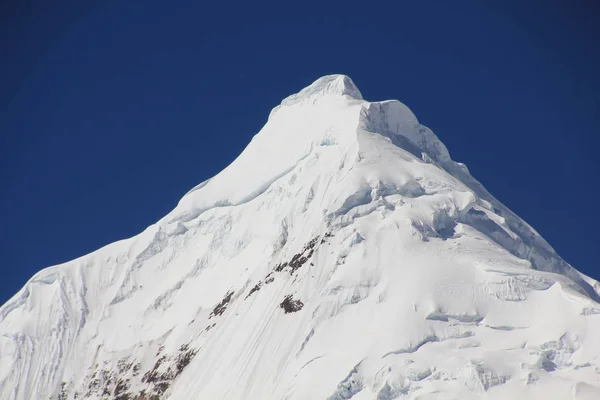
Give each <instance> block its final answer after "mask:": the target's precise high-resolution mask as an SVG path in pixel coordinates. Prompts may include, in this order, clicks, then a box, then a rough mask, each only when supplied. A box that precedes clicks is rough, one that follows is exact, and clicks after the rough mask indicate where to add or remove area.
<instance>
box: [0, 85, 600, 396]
mask: <svg viewBox="0 0 600 400" xmlns="http://www.w3.org/2000/svg"><path fill="white" fill-rule="evenodd" d="M599 291H600V286H599V285H598V283H597V282H596V281H594V280H593V279H591V278H588V277H585V276H583V275H581V274H580V273H579V272H578V271H576V270H575V269H574V268H572V267H571V266H570V265H569V264H567V263H566V262H565V261H564V260H562V258H560V256H559V255H558V254H556V252H555V251H554V250H553V249H552V248H551V247H550V245H548V243H546V242H545V241H544V239H543V238H542V237H541V236H540V235H539V234H538V233H537V232H536V231H535V230H534V229H533V228H531V227H530V226H529V225H527V224H526V223H525V222H524V221H523V220H521V219H520V218H519V217H518V216H516V215H515V214H514V213H512V212H511V211H510V210H508V209H507V208H506V207H505V206H503V205H502V204H501V203H500V202H499V201H498V200H496V199H495V198H494V197H493V196H492V195H490V194H489V193H488V192H487V191H486V190H485V188H484V187H483V186H482V185H481V184H480V183H479V182H477V180H475V179H474V178H473V177H472V176H471V175H470V173H469V171H468V170H467V168H466V167H465V166H464V165H463V164H460V163H457V162H455V161H453V160H452V159H451V158H450V155H449V153H448V150H447V149H446V147H445V146H444V145H443V144H442V142H441V141H440V140H439V139H438V138H437V137H436V136H435V134H433V132H432V131H431V130H429V129H428V128H426V127H424V126H423V125H421V124H420V123H419V122H418V120H417V118H416V117H415V116H414V114H413V113H412V112H411V111H410V110H409V109H408V108H407V107H406V106H404V105H403V104H402V103H400V102H398V101H395V100H389V101H381V102H368V101H365V100H363V99H362V97H361V96H360V92H359V91H358V89H356V86H354V84H353V83H352V81H351V80H350V78H348V77H346V76H343V75H334V76H327V77H323V78H321V79H319V80H317V81H316V82H315V83H313V84H312V85H310V86H309V87H307V88H305V89H303V90H302V91H300V92H299V93H298V94H296V95H292V96H290V97H288V98H287V99H286V100H284V101H283V102H282V104H281V105H280V106H278V107H277V108H276V109H275V110H274V112H272V113H271V116H270V118H269V120H268V122H267V123H266V124H265V126H264V127H263V128H262V129H261V130H260V132H259V133H258V134H256V135H255V136H254V137H253V139H252V141H251V142H250V143H249V144H248V146H247V147H246V149H245V150H244V151H243V152H242V153H241V154H240V155H239V156H238V158H237V159H235V160H234V161H233V162H232V163H231V164H230V165H229V166H228V167H227V168H225V169H224V170H223V171H221V172H220V173H219V174H217V175H216V176H214V177H212V178H211V179H209V180H207V181H205V182H202V183H201V184H199V185H198V186H196V187H195V188H194V189H192V190H191V191H190V192H188V193H187V194H186V195H185V196H184V197H183V198H182V199H181V201H180V202H179V204H178V205H177V206H176V207H175V209H174V210H173V211H172V212H171V213H169V214H168V215H167V216H165V217H164V218H162V219H161V220H160V221H158V222H157V223H155V224H153V225H151V226H149V227H148V228H147V229H146V230H144V231H143V232H142V233H140V234H139V235H137V236H135V237H133V238H130V239H126V240H122V241H119V242H116V243H113V244H111V245H108V246H106V247H104V248H102V249H99V250H98V251H96V252H94V253H91V254H89V255H86V256H83V257H81V258H79V259H76V260H73V261H71V262H68V263H65V264H63V265H60V266H55V267H52V268H48V269H46V270H43V271H40V272H39V273H38V274H36V275H35V276H34V277H33V278H32V279H31V280H30V281H29V282H28V283H27V284H26V285H25V287H24V288H23V289H22V290H21V291H20V292H19V293H17V295H15V296H14V297H13V298H12V299H11V300H9V301H8V302H7V303H6V304H5V305H4V306H3V307H1V308H0V398H1V399H2V400H4V399H18V400H21V399H23V400H29V399H40V400H48V399H50V400H72V399H78V400H81V399H90V400H100V399H102V400H103V399H111V400H166V399H169V400H189V399H215V400H224V399H244V400H246V399H250V400H251V399H261V400H263V399H276V400H279V399H286V400H294V399H325V398H326V399H329V400H340V399H350V398H352V399H377V400H391V399H409V398H423V399H450V398H460V399H475V398H487V399H506V398H540V399H542V398H543V399H547V398H556V399H597V398H600V379H599V378H598V377H599V376H600V340H598V338H599V337H600V304H599V303H598V299H599V296H598V292H599ZM586 396H587V397H586Z"/></svg>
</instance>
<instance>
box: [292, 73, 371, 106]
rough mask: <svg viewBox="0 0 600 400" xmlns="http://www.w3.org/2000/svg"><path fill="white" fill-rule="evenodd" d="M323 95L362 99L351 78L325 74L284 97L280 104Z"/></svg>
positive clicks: (310, 99) (313, 99)
mask: <svg viewBox="0 0 600 400" xmlns="http://www.w3.org/2000/svg"><path fill="white" fill-rule="evenodd" d="M324 96H349V97H351V98H353V99H356V100H362V95H361V94H360V90H358V88H357V87H356V85H355V84H354V82H352V79H350V77H349V76H346V75H339V74H336V75H326V76H323V77H321V78H319V79H317V80H316V81H314V82H313V83H312V84H310V85H309V86H307V87H305V88H304V89H302V90H301V91H300V92H298V93H296V94H293V95H291V96H288V97H286V98H285V99H284V100H283V101H282V102H281V104H282V105H288V106H289V105H292V104H296V103H299V102H302V101H315V100H317V99H318V98H321V97H324Z"/></svg>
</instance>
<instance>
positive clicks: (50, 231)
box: [0, 0, 600, 303]
mask: <svg viewBox="0 0 600 400" xmlns="http://www.w3.org/2000/svg"><path fill="white" fill-rule="evenodd" d="M12 3H14V4H11V5H8V4H4V5H2V6H0V7H1V8H0V15H1V16H2V17H0V34H1V35H2V38H3V39H4V40H3V41H2V42H0V57H1V59H2V60H3V62H2V63H0V72H1V76H2V78H0V179H1V186H0V187H1V188H2V189H1V190H0V194H1V195H0V218H1V221H2V225H1V229H0V243H1V244H0V268H1V272H2V275H1V276H2V277H1V279H0V303H3V302H4V301H6V300H7V299H8V298H9V297H10V296H12V295H13V294H14V293H16V291H17V290H18V289H19V288H20V287H22V285H23V284H24V283H25V282H26V281H27V279H29V278H30V277H31V276H32V275H33V274H34V273H35V272H36V271H38V270H40V269H41V268H44V267H46V266H50V265H54V264H57V263H61V262H65V261H68V260H70V259H73V258H75V257H78V256H81V255H84V254H86V253H89V252H91V251H93V250H95V249H97V248H99V247H102V246H103V245H106V244H108V243H110V242H113V241H116V240H119V239H123V238H126V237H129V236H132V235H134V234H136V233H138V232H140V231H141V230H143V229H144V228H145V227H146V226H148V225H149V224H151V223H153V222H154V221H156V220H157V219H159V218H160V217H161V216H163V215H164V214H166V213H167V212H168V211H169V210H170V209H171V208H172V207H174V206H175V204H176V203H177V201H178V200H179V198H180V197H181V196H182V195H183V194H184V193H185V192H186V191H187V190H188V189H190V188H191V187H193V186H194V185H196V184H197V183H199V182H200V181H202V180H204V179H206V178H208V177H210V176H212V175H214V174H215V173H217V172H218V171H220V170H221V169H222V168H223V167H225V166H226V165H227V164H228V163H230V162H231V161H232V160H233V159H234V158H235V156H236V155H237V154H239V153H240V152H241V150H242V149H243V148H244V147H245V145H246V144H247V143H248V141H249V140H250V138H251V137H252V135H254V134H255V133H256V132H257V131H258V130H259V129H260V127H261V126H262V125H263V124H264V122H265V121H266V118H267V116H268V113H269V111H270V109H271V108H273V107H274V106H276V105H277V104H278V102H279V101H280V100H281V99H282V98H283V97H285V96H287V95H289V94H291V93H294V92H296V91H298V90H300V89H301V88H302V87H304V86H306V85H308V84H310V83H311V82H312V81H313V80H315V79H316V78H318V77H320V76H322V75H326V74H331V73H344V74H348V75H350V76H351V77H352V78H353V80H354V81H355V83H356V84H357V85H358V87H359V88H360V89H361V91H362V93H363V96H364V97H365V98H366V99H367V100H383V99H389V98H397V99H399V100H401V101H402V102H404V103H405V104H407V105H408V106H409V107H411V109H412V110H413V111H414V113H415V114H416V115H417V117H418V118H419V119H420V121H421V122H422V123H424V124H425V125H427V126H429V127H430V128H432V129H433V130H434V132H436V134H437V135H438V136H439V137H440V138H441V139H442V141H443V142H444V143H445V144H446V145H447V146H448V148H449V149H450V152H451V154H452V157H453V158H454V159H455V160H457V161H461V162H465V163H466V164H467V165H468V167H469V168H470V170H471V172H472V173H473V175H474V176H475V177H476V178H478V179H479V180H480V181H481V182H482V183H483V184H484V185H485V186H486V187H487V188H488V190H490V191H491V192H492V193H493V194H494V195H495V196H496V197H497V198H499V199H500V200H501V201H502V202H504V203H505V204H506V205H507V206H508V207H510V208H511V209H512V210H513V211H515V212H516V213H517V214H519V215H520V216H521V217H523V218H524V219H525V220H526V221H527V222H529V223H530V224H531V225H532V226H533V227H534V228H535V229H537V230H538V231H539V232H540V233H541V234H542V235H543V236H544V237H545V238H546V239H547V240H548V241H549V242H550V244H551V245H552V246H553V247H554V248H555V249H556V250H557V251H558V253H559V254H560V255H561V256H563V258H565V259H566V260H567V261H568V262H570V263H571V264H572V265H573V266H575V267H576V268H578V269H579V270H580V271H582V272H584V273H587V274H589V275H591V276H593V277H595V278H597V279H598V278H600V265H599V263H598V259H599V258H600V246H599V245H598V243H599V242H600V234H599V232H600V228H599V227H600V217H599V215H600V213H599V212H598V211H597V208H598V207H597V202H598V194H599V189H598V184H599V183H600V179H598V172H600V168H599V167H600V165H599V164H600V161H599V157H598V155H597V153H598V150H597V149H598V144H599V142H600V139H599V138H598V134H599V133H600V112H599V111H598V110H600V78H599V76H598V71H600V54H599V52H598V50H597V44H598V43H599V39H600V27H599V26H598V24H597V18H598V16H599V15H600V7H599V6H597V5H594V3H595V2H594V1H591V0H590V1H586V0H574V1H566V0H565V1H554V2H553V1H550V2H548V1H546V2H541V1H533V0H532V1H528V2H523V1H519V2H517V1H498V2H494V1H485V2H484V1H453V2H441V1H427V0H426V1H421V2H416V1H396V2H364V1H363V2H353V1H347V2H344V3H337V4H335V3H333V2H321V3H315V4H312V3H309V2H297V3H299V4H297V5H295V6H290V5H287V4H285V3H287V2H279V3H277V4H268V5H267V3H262V5H261V4H258V3H253V4H248V3H247V2H246V3H243V4H236V3H232V2H230V3H226V4H222V5H219V4H216V3H217V2H212V3H214V4H211V5H210V6H207V4H206V2H197V1H194V2H192V1H176V2H160V1H155V0H149V1H144V2H142V1H128V2H117V1H109V2H100V1H87V2H67V1H60V0H59V1H57V2H53V4H52V5H49V4H50V3H48V2H42V1H38V0H28V1H24V2H12ZM240 3H241V2H240Z"/></svg>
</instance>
